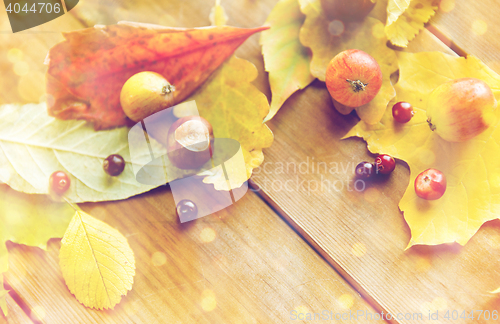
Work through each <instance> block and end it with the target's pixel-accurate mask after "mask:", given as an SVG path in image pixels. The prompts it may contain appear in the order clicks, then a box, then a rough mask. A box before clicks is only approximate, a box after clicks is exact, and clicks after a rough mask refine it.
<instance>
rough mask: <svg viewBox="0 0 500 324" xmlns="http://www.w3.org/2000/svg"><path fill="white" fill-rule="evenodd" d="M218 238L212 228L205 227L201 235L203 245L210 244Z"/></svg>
mask: <svg viewBox="0 0 500 324" xmlns="http://www.w3.org/2000/svg"><path fill="white" fill-rule="evenodd" d="M216 237H217V233H216V232H215V231H214V230H213V229H212V228H211V227H205V228H204V229H203V230H202V231H201V233H200V240H201V241H202V242H203V243H210V242H212V241H213V240H215V238H216Z"/></svg>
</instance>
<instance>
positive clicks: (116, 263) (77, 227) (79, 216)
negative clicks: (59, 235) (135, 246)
mask: <svg viewBox="0 0 500 324" xmlns="http://www.w3.org/2000/svg"><path fill="white" fill-rule="evenodd" d="M61 243H62V246H61V251H60V252H59V264H60V266H61V271H62V274H63V277H64V280H65V281H66V285H67V286H68V288H69V290H70V291H71V293H72V294H74V295H75V297H76V299H78V301H79V302H80V303H82V304H83V305H85V306H87V307H92V308H96V309H108V308H114V306H115V305H116V304H118V303H119V302H120V300H121V296H122V295H126V294H127V291H128V290H130V289H132V284H133V282H134V275H135V259H134V253H133V251H132V249H131V248H130V246H129V245H128V242H127V239H126V238H125V237H124V236H123V235H122V234H120V232H118V231H117V230H116V229H114V228H112V227H111V226H109V225H107V224H106V223H103V222H101V221H100V220H97V219H95V218H93V217H91V216H90V215H88V214H86V213H84V212H82V211H77V212H76V213H75V216H74V217H73V219H72V220H71V223H70V224H69V226H68V229H67V231H66V233H65V234H64V237H63V239H62V242H61Z"/></svg>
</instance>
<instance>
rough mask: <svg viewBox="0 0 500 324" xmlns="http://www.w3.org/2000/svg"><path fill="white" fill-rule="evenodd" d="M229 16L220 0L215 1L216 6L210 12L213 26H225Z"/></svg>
mask: <svg viewBox="0 0 500 324" xmlns="http://www.w3.org/2000/svg"><path fill="white" fill-rule="evenodd" d="M227 20H228V17H227V15H226V11H225V10H224V7H223V6H221V5H220V0H216V1H215V6H214V7H213V8H212V11H211V12H210V22H211V23H212V26H224V25H226V23H227Z"/></svg>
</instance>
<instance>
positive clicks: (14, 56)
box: [7, 48, 24, 63]
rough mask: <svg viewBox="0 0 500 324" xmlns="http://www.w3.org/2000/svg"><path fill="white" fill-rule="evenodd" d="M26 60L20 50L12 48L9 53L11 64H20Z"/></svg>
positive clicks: (8, 58) (8, 57)
mask: <svg viewBox="0 0 500 324" xmlns="http://www.w3.org/2000/svg"><path fill="white" fill-rule="evenodd" d="M23 59H24V53H23V51H22V50H20V49H19V48H11V49H9V51H8V52H7V60H9V62H11V63H16V62H20V61H22V60H23Z"/></svg>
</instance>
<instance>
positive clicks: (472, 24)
mask: <svg viewBox="0 0 500 324" xmlns="http://www.w3.org/2000/svg"><path fill="white" fill-rule="evenodd" d="M498 8H499V4H498V2H497V1H495V0H482V1H456V0H443V1H441V4H440V10H439V11H438V13H437V14H436V16H435V17H434V18H433V19H432V20H431V24H432V25H433V26H434V27H436V28H437V29H438V31H439V32H440V33H442V34H443V35H444V36H446V37H447V38H448V39H450V40H451V41H452V42H453V43H454V44H456V46H458V47H459V48H460V49H462V50H463V51H464V52H465V53H469V54H473V55H475V56H477V57H478V58H480V59H481V60H482V61H483V62H485V63H486V64H487V65H488V66H490V67H491V68H492V69H493V70H495V71H496V72H497V73H498V72H500V43H499V42H498V41H497V40H498V39H500V30H499V29H498Z"/></svg>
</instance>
